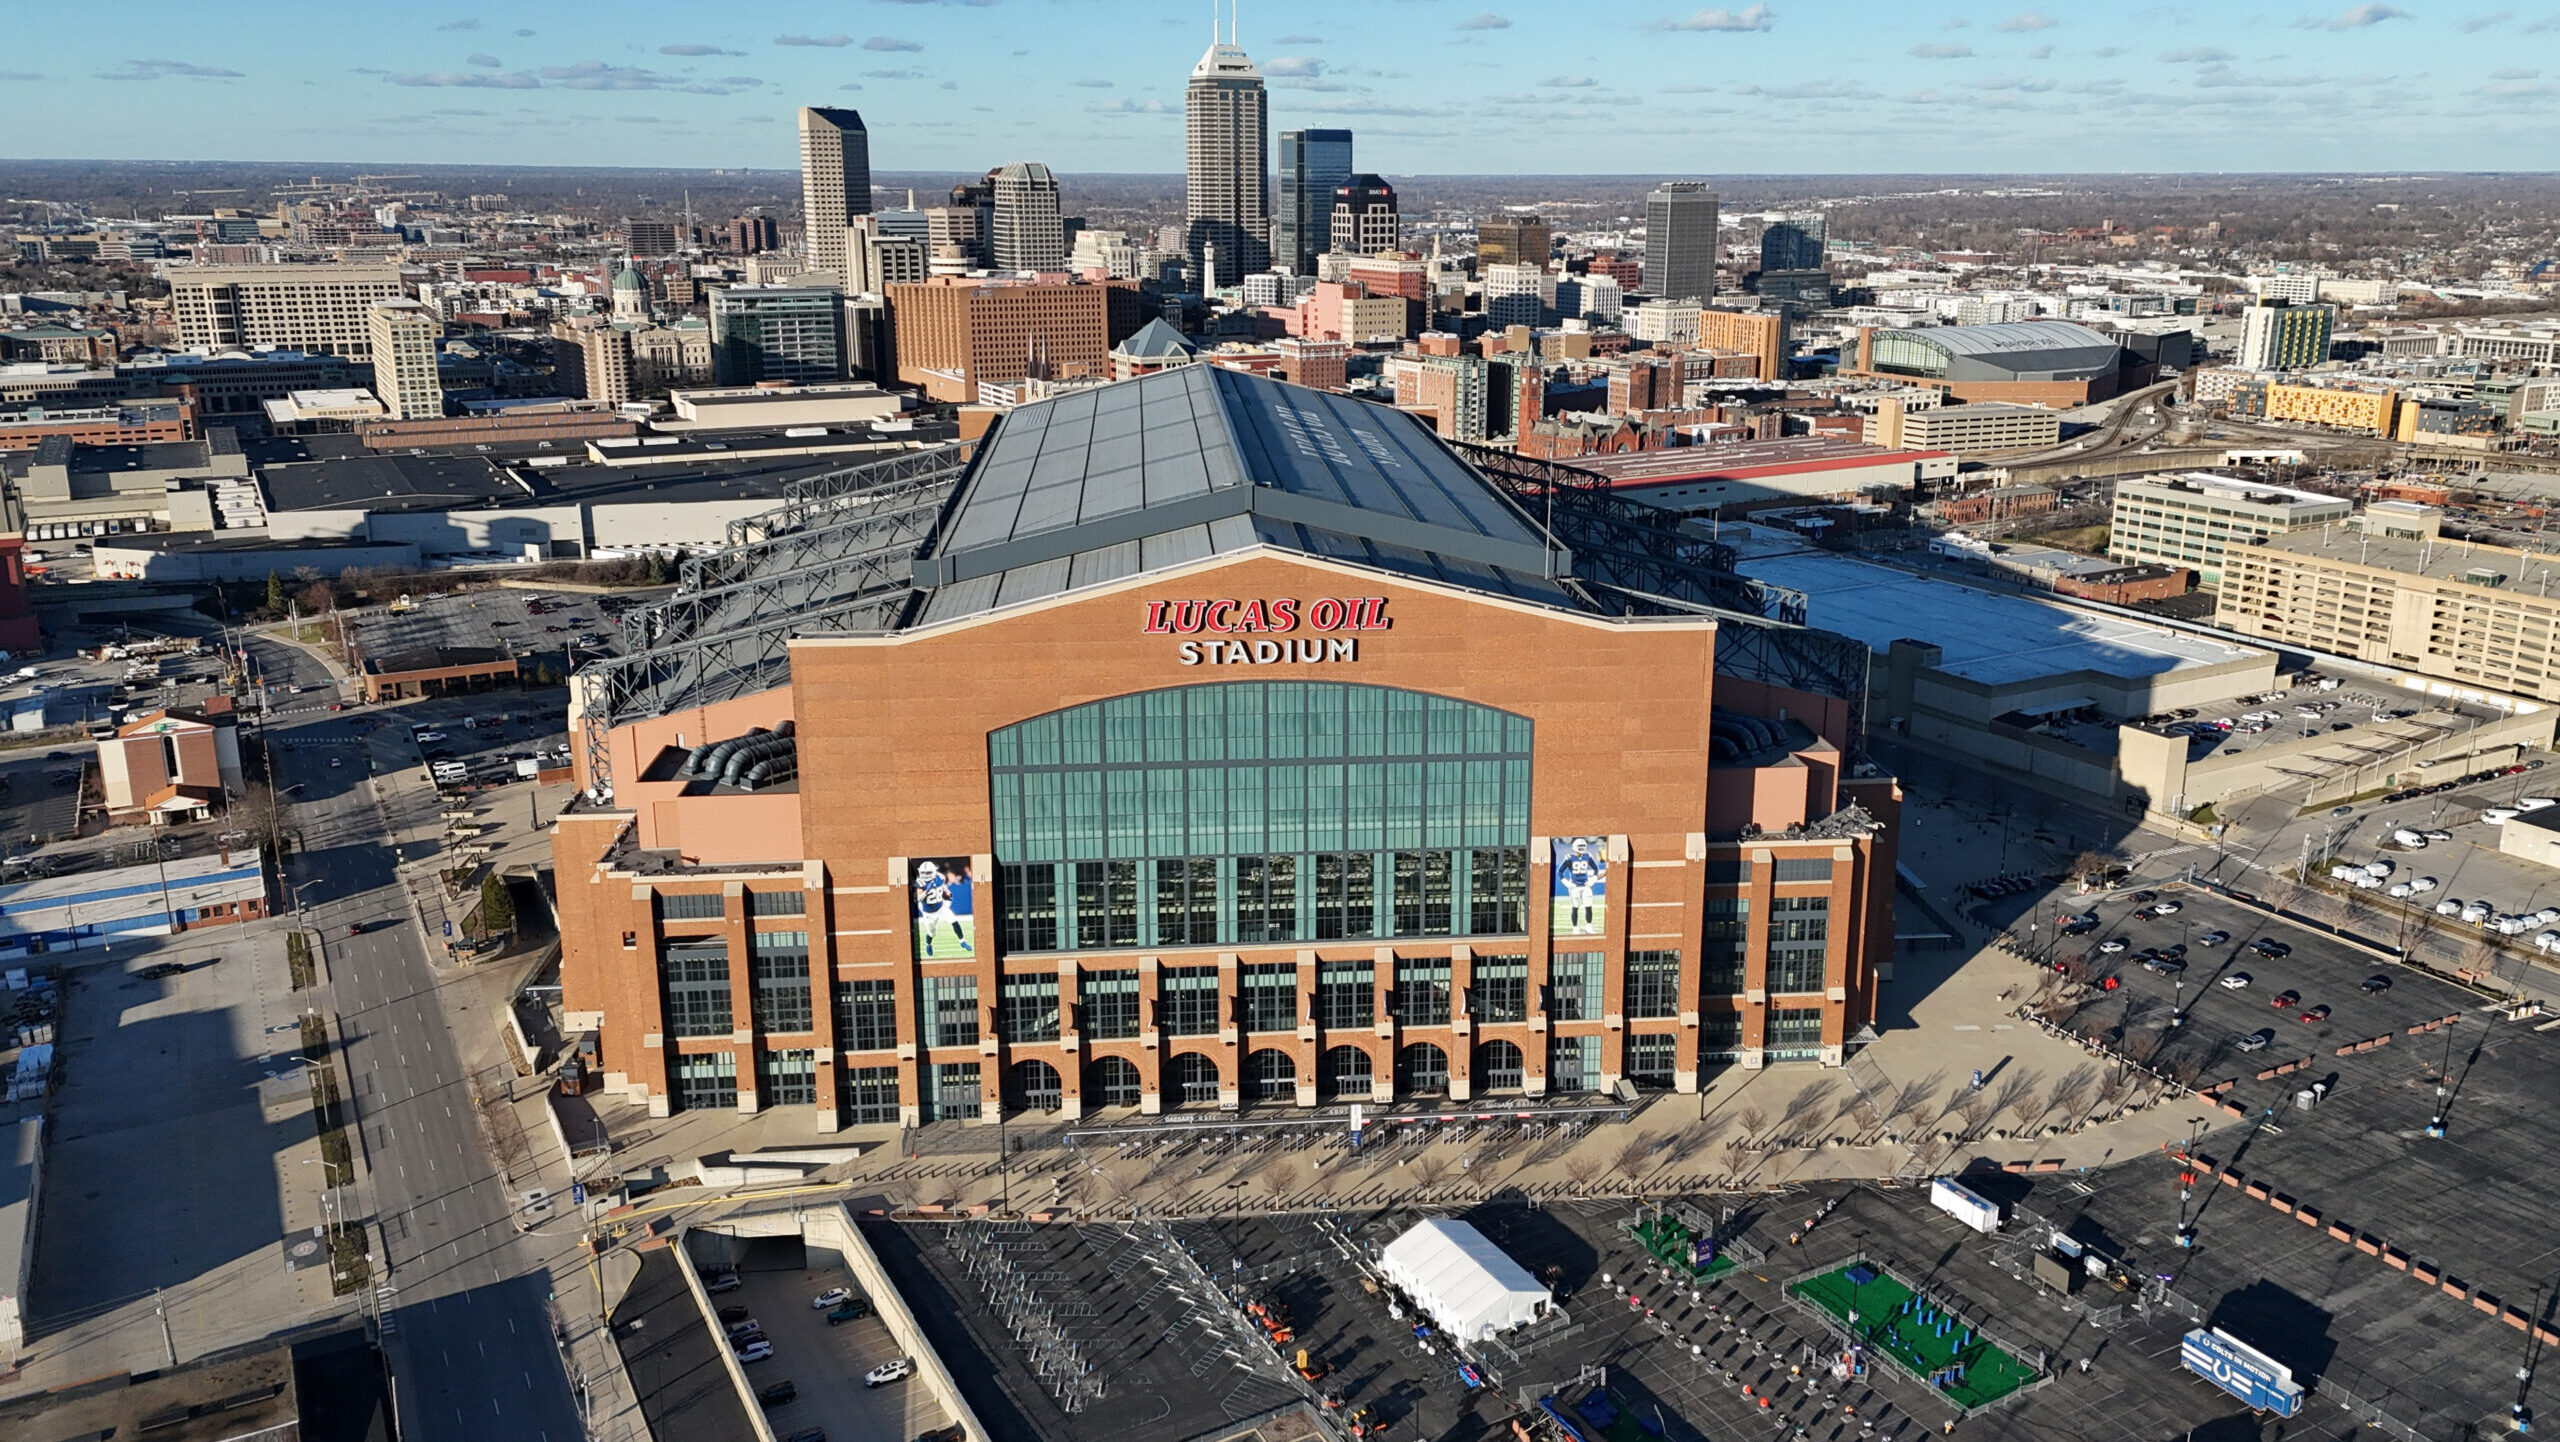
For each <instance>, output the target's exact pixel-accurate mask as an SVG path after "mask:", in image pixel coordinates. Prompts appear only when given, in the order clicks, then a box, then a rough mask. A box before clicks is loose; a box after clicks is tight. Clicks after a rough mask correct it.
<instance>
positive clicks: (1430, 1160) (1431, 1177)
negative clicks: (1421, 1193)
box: [1413, 1147, 1449, 1187]
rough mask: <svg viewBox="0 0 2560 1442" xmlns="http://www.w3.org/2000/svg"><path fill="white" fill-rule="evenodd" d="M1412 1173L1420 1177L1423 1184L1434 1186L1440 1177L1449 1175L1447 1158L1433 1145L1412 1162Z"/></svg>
mask: <svg viewBox="0 0 2560 1442" xmlns="http://www.w3.org/2000/svg"><path fill="white" fill-rule="evenodd" d="M1413 1174H1414V1175H1415V1176H1417V1177H1420V1178H1421V1179H1422V1184H1423V1185H1424V1186H1426V1187H1436V1186H1438V1185H1440V1179H1441V1178H1442V1177H1445V1176H1447V1175H1449V1159H1448V1158H1447V1157H1446V1156H1444V1155H1442V1154H1441V1153H1440V1151H1439V1149H1438V1148H1436V1147H1435V1148H1433V1149H1432V1150H1430V1151H1426V1152H1424V1153H1423V1154H1422V1157H1421V1159H1420V1160H1418V1161H1416V1162H1415V1163H1414V1164H1413Z"/></svg>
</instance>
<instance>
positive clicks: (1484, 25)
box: [1458, 10, 1511, 30]
mask: <svg viewBox="0 0 2560 1442" xmlns="http://www.w3.org/2000/svg"><path fill="white" fill-rule="evenodd" d="M1458 28H1459V29H1461V30H1508V29H1510V28H1511V22H1510V21H1508V20H1505V19H1503V18H1502V17H1501V16H1499V15H1496V14H1494V13H1493V12H1492V11H1490V10H1486V11H1482V12H1480V13H1478V14H1475V15H1470V16H1468V17H1467V18H1466V19H1464V20H1461V21H1459V22H1458Z"/></svg>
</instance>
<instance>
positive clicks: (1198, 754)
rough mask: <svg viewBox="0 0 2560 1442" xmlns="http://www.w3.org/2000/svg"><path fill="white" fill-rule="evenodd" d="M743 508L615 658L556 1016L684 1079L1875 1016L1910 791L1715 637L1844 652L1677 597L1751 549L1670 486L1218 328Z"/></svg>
mask: <svg viewBox="0 0 2560 1442" xmlns="http://www.w3.org/2000/svg"><path fill="white" fill-rule="evenodd" d="M1549 505H1552V507H1553V514H1554V516H1555V520H1554V522H1553V523H1552V524H1549V523H1548V522H1547V521H1546V520H1545V519H1544V517H1545V515H1546V514H1547V511H1548V507H1549ZM1648 518H1650V519H1648ZM747 530H748V533H749V534H754V535H759V536H762V537H763V538H764V539H762V540H760V541H757V542H755V543H752V544H750V545H746V546H742V547H740V548H738V549H736V550H735V551H733V552H730V553H727V554H724V555H720V556H714V557H710V558H706V566H705V573H706V577H708V578H709V579H711V580H712V581H713V582H715V583H716V584H711V585H709V586H707V587H705V588H700V589H694V590H687V591H681V592H679V593H678V595H677V596H676V597H674V598H673V599H671V600H670V601H669V602H667V603H666V604H665V605H664V606H663V607H661V608H660V609H659V610H657V611H656V612H653V613H652V614H651V615H649V616H648V617H646V618H644V619H643V625H642V629H643V630H644V631H645V632H646V633H648V634H650V635H651V636H653V637H655V638H657V640H656V643H655V644H654V645H653V646H652V647H651V648H650V649H647V650H644V651H640V652H636V653H634V654H631V655H628V656H621V657H616V658H612V659H609V660H606V661H602V662H598V663H594V664H592V665H590V666H589V667H588V668H586V669H585V670H582V671H581V672H580V673H579V676H578V678H577V686H576V690H575V696H576V699H575V701H574V703H573V722H572V724H573V728H574V729H576V730H577V731H579V732H580V733H581V734H582V735H583V736H584V737H585V743H584V745H583V746H582V747H581V748H580V751H579V755H578V762H577V765H578V769H579V779H580V783H581V787H582V799H581V800H580V802H579V803H578V804H576V805H575V806H573V807H572V808H571V809H569V810H568V811H566V812H564V813H563V814H562V815H561V816H560V818H559V819H558V822H557V824H556V826H555V828H554V831H553V837H554V841H553V845H554V858H555V864H556V866H557V868H558V874H559V876H560V877H561V878H562V881H561V887H560V890H561V916H562V934H563V953H562V964H561V985H562V988H563V1005H564V1008H565V1010H566V1015H567V1018H568V1022H569V1025H570V1026H571V1028H572V1029H574V1030H577V1031H581V1032H590V1031H591V1032H594V1033H596V1034H597V1035H598V1043H599V1047H600V1053H601V1059H602V1071H603V1073H604V1081H605V1084H606V1085H607V1086H608V1088H612V1089H616V1090H619V1091H622V1092H623V1093H625V1094H626V1095H628V1096H631V1097H633V1098H636V1099H639V1100H641V1101H644V1102H645V1103H646V1104H647V1105H648V1106H649V1107H650V1108H651V1109H652V1110H653V1111H657V1112H666V1111H670V1110H676V1109H688V1110H700V1109H706V1108H735V1109H738V1110H743V1111H754V1110H759V1109H762V1108H766V1107H772V1106H807V1107H813V1108H815V1109H816V1111H817V1114H818V1120H819V1124H820V1125H822V1126H847V1125H892V1124H898V1125H912V1124H918V1123H927V1122H934V1121H943V1120H982V1121H983V1120H992V1119H994V1118H996V1117H997V1116H999V1115H1000V1114H1002V1113H1004V1112H1007V1111H1015V1110H1032V1111H1042V1112H1053V1113H1061V1114H1064V1115H1066V1116H1069V1117H1074V1116H1079V1115H1083V1114H1086V1113H1088V1112H1090V1111H1092V1110H1095V1109H1102V1108H1127V1109H1131V1110H1134V1111H1136V1112H1139V1113H1155V1112H1159V1111H1162V1110H1165V1109H1168V1108H1200V1109H1209V1110H1217V1109H1233V1108H1238V1107H1256V1108H1272V1109H1293V1108H1315V1107H1321V1106H1326V1105H1331V1104H1337V1103H1340V1104H1348V1103H1363V1104H1377V1103H1390V1102H1394V1103H1401V1102H1406V1101H1411V1100H1417V1099H1418V1100H1421V1101H1423V1102H1425V1103H1426V1104H1428V1103H1429V1101H1430V1100H1431V1099H1442V1098H1444V1099H1448V1100H1451V1101H1469V1100H1478V1101H1480V1100H1481V1099H1483V1098H1486V1097H1492V1096H1514V1097H1523V1098H1535V1097H1561V1096H1569V1095H1572V1094H1576V1093H1607V1092H1612V1091H1616V1090H1618V1089H1619V1088H1620V1086H1621V1083H1630V1084H1633V1085H1637V1086H1644V1087H1665V1088H1673V1087H1676V1088H1679V1089H1682V1090H1689V1089H1694V1088H1695V1087H1697V1085H1698V1084H1699V1077H1700V1073H1701V1071H1702V1070H1706V1069H1712V1068H1717V1067H1723V1066H1731V1065H1741V1066H1745V1067H1750V1066H1761V1065H1768V1064H1774V1063H1782V1062H1805V1063H1815V1064H1833V1065H1836V1064H1838V1063H1839V1062H1840V1061H1841V1060H1842V1059H1843V1057H1844V1053H1845V1050H1846V1048H1847V1047H1848V1045H1849V1044H1850V1042H1851V1041H1852V1039H1853V1038H1854V1037H1855V1036H1856V1035H1857V1034H1858V1033H1859V1032H1860V1031H1861V1029H1862V1028H1864V1027H1865V1026H1867V1025H1868V1024H1869V1022H1870V1021H1871V1019H1872V1017H1873V1015H1874V1008H1875V999H1876V989H1877V985H1878V982H1879V980H1880V979H1881V977H1882V976H1883V975H1885V974H1886V973H1885V972H1884V971H1883V970H1882V963H1884V962H1885V961H1886V960H1887V959H1888V956H1889V953H1890V949H1891V946H1892V926H1891V921H1890V917H1891V908H1892V876H1893V845H1894V835H1895V831H1894V825H1895V822H1896V821H1897V820H1898V817H1899V798H1900V791H1899V788H1898V787H1897V786H1896V785H1895V783H1894V782H1893V781H1892V779H1891V778H1889V777H1886V776H1883V775H1881V774H1879V773H1877V772H1876V771H1875V769H1874V768H1873V767H1872V766H1871V765H1869V764H1867V763H1865V762H1863V761H1862V760H1860V759H1859V756H1858V750H1857V748H1858V745H1859V734H1858V732H1857V730H1856V727H1857V725H1858V724H1859V720H1860V717H1861V715H1862V711H1863V708H1861V707H1860V706H1858V705H1857V704H1856V703H1855V701H1854V700H1853V699H1852V694H1853V692H1852V690H1834V691H1829V692H1822V691H1814V690H1809V689H1804V688H1803V687H1802V686H1800V685H1799V686H1793V687H1791V686H1788V685H1783V684H1780V683H1779V682H1777V681H1774V680H1771V679H1769V675H1770V674H1771V673H1768V672H1766V671H1763V672H1761V673H1759V674H1750V673H1747V672H1746V673H1744V674H1735V673H1733V672H1731V671H1730V670H1726V669H1723V668H1720V661H1721V660H1724V659H1726V658H1724V656H1723V653H1724V652H1725V650H1726V649H1727V638H1726V635H1725V633H1726V632H1727V631H1732V632H1733V633H1734V636H1733V638H1732V639H1733V651H1734V656H1733V657H1732V658H1731V660H1732V662H1733V664H1734V665H1736V666H1744V665H1747V664H1748V658H1749V657H1750V656H1751V655H1753V654H1755V653H1758V654H1765V653H1766V650H1767V648H1769V647H1772V646H1785V645H1795V644H1801V645H1804V646H1807V647H1815V646H1817V645H1819V644H1822V643H1825V642H1828V641H1831V640H1836V638H1820V639H1819V641H1817V640H1816V639H1814V638H1811V637H1810V636H1809V634H1808V633H1800V632H1797V631H1794V630H1790V629H1788V628H1784V627H1779V626H1776V625H1774V624H1768V623H1751V622H1748V621H1747V620H1746V619H1742V618H1734V617H1730V616H1726V617H1716V616H1710V615H1708V614H1705V613H1704V608H1703V607H1702V606H1698V607H1693V606H1688V605H1682V604H1676V603H1673V602H1670V601H1666V600H1665V599H1664V593H1665V592H1671V591H1678V590H1680V589H1682V588H1684V587H1686V586H1689V585H1691V584H1693V583H1694V584H1698V585H1710V584H1732V585H1740V586H1745V587H1747V586H1748V583H1745V582H1741V581H1739V580H1738V578H1734V577H1731V576H1729V575H1727V576H1723V577H1722V578H1721V580H1718V579H1717V578H1716V577H1714V576H1710V575H1708V574H1707V573H1705V572H1702V571H1697V570H1693V569H1684V568H1685V567H1686V565H1687V563H1686V562H1685V561H1684V560H1682V559H1681V556H1682V554H1683V552H1682V550H1681V544H1682V543H1679V542H1678V538H1679V536H1680V530H1679V527H1678V526H1677V525H1676V523H1673V522H1670V521H1668V520H1667V519H1665V518H1662V517H1661V516H1660V515H1659V513H1657V512H1652V511H1649V510H1647V509H1646V508H1643V507H1640V506H1634V505H1628V504H1626V503H1624V502H1620V501H1617V500H1616V499H1614V498H1612V497H1610V496H1608V495H1607V494H1605V493H1600V494H1574V495H1568V494H1566V493H1564V492H1562V491H1558V492H1557V493H1555V494H1554V495H1553V496H1551V497H1545V498H1541V499H1538V500H1536V501H1531V500H1529V499H1528V498H1527V497H1525V496H1524V495H1523V493H1522V492H1521V491H1520V490H1518V489H1517V488H1516V487H1514V486H1513V485H1512V484H1510V483H1509V482H1498V481H1497V480H1496V479H1495V477H1494V474H1493V473H1490V472H1480V471H1478V470H1476V469H1474V468H1472V467H1470V466H1469V465H1468V464H1467V463H1466V462H1464V461H1462V460H1461V459H1460V458H1459V457H1458V455H1457V454H1456V453H1455V452H1453V451H1451V450H1450V449H1449V448H1447V447H1445V446H1444V445H1442V444H1441V443H1440V442H1439V441H1437V440H1436V439H1435V438H1433V437H1432V436H1431V434H1430V432H1429V431H1428V430H1427V429H1426V428H1425V427H1424V426H1423V425H1422V424H1421V423H1420V422H1418V421H1416V420H1414V419H1413V418H1411V417H1409V416H1405V415H1402V414H1400V413H1396V412H1391V411H1385V410H1380V409H1376V408H1372V407H1368V406H1364V405H1362V404H1360V403H1358V402H1356V401H1353V400H1349V399H1347V398H1343V397H1339V396H1333V395H1330V394H1327V393H1324V392H1319V391H1313V390H1306V389H1301V388H1298V387H1294V386H1289V385H1284V384H1281V383H1278V382H1274V381H1271V380H1268V379H1265V378H1261V377H1256V376H1251V375H1245V374H1241V373H1237V372H1232V371H1226V370H1220V369H1215V368H1211V367H1205V366H1192V367H1182V368H1178V369H1173V370H1167V371H1162V372H1159V373H1156V374H1154V375H1150V376H1144V377H1140V378H1137V379H1134V380H1129V381H1125V382H1119V383H1116V384H1112V385H1108V386H1104V387H1098V388H1093V389H1084V390H1077V391H1073V392H1070V393H1068V394H1066V395H1063V396H1059V397H1057V398H1054V399H1050V400H1044V401H1038V402H1034V403H1032V404H1028V405H1025V406H1022V407H1020V408H1018V409H1016V410H1014V411H1012V412H1011V413H1010V414H1008V415H1007V416H1005V417H1003V418H1002V419H1001V420H1000V421H999V422H998V424H997V428H996V429H995V430H994V431H993V432H992V433H991V434H990V436H989V437H988V439H987V440H986V441H985V442H984V443H983V444H982V445H981V446H980V447H979V449H978V451H977V453H976V455H975V456H974V458H970V459H967V460H966V461H963V460H962V459H961V458H959V457H958V456H957V455H956V453H953V452H941V453H923V454H920V455H918V456H916V457H913V458H908V459H906V460H902V461H899V462H896V463H892V464H889V465H885V466H874V467H871V468H869V469H867V470H864V471H860V472H847V473H844V474H842V475H839V476H836V477H833V478H828V479H826V480H824V481H823V482H812V483H810V484H808V485H805V486H802V487H800V488H797V489H796V490H795V492H794V495H793V497H792V498H791V499H790V500H789V501H788V502H787V503H786V504H785V505H784V506H782V507H779V508H777V509H776V511H775V512H774V513H773V514H772V515H771V516H769V517H767V518H765V519H763V520H761V521H759V522H757V523H756V524H754V525H752V526H750V527H748V528H747ZM1585 536H1592V537H1605V538H1609V542H1608V543H1606V544H1603V543H1600V542H1590V541H1584V540H1582V539H1579V538H1581V537H1585ZM1655 540H1659V541H1660V542H1661V543H1662V544H1661V546H1660V549H1658V550H1649V549H1647V547H1648V546H1649V545H1650V544H1652V543H1653V542H1654V541H1655ZM1586 546H1587V547H1588V550H1587V551H1586V549H1585V548H1586ZM819 556H832V557H835V558H837V559H836V560H835V561H834V562H832V563H827V564H820V563H818V562H817V560H816V559H815V558H817V557H819ZM1638 578H1641V579H1643V580H1644V582H1645V584H1644V585H1643V586H1641V587H1640V586H1638V585H1636V584H1635V582H1636V580H1637V579H1638ZM1648 597H1651V598H1652V599H1648ZM1841 644H1843V645H1845V644H1846V643H1841ZM1808 654H1810V652H1808ZM1859 654H1860V655H1861V656H1863V652H1860V653H1859ZM1862 673H1863V661H1861V663H1860V666H1859V668H1858V673H1857V674H1854V675H1852V676H1851V678H1850V679H1851V683H1852V686H1853V687H1854V684H1856V683H1858V682H1862V681H1863V674H1862Z"/></svg>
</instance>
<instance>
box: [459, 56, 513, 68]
mask: <svg viewBox="0 0 2560 1442" xmlns="http://www.w3.org/2000/svg"><path fill="white" fill-rule="evenodd" d="M462 63H463V64H465V65H477V66H479V67H481V68H482V69H484V70H502V69H505V68H506V64H507V62H505V61H503V60H501V59H499V58H498V57H497V56H495V55H488V54H475V55H465V56H463V57H462Z"/></svg>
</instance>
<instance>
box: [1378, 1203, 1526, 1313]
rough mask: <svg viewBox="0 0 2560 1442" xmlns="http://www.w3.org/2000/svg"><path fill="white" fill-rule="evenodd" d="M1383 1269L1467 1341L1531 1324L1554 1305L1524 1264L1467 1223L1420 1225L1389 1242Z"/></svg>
mask: <svg viewBox="0 0 2560 1442" xmlns="http://www.w3.org/2000/svg"><path fill="white" fill-rule="evenodd" d="M1378 1270H1380V1271H1381V1272H1384V1273H1385V1274H1386V1277H1387V1280H1388V1281H1390V1282H1393V1283H1395V1284H1396V1286H1397V1287H1399V1288H1401V1289H1402V1290H1403V1292H1404V1294H1405V1295H1406V1296H1408V1297H1411V1298H1412V1299H1413V1301H1414V1304H1415V1305H1416V1306H1419V1307H1420V1308H1421V1309H1422V1310H1423V1311H1424V1312H1426V1313H1428V1314H1429V1315H1430V1317H1431V1320H1432V1321H1433V1322H1434V1323H1436V1324H1438V1326H1439V1328H1440V1330H1441V1331H1442V1332H1444V1333H1447V1334H1449V1335H1450V1336H1453V1337H1455V1338H1457V1339H1458V1340H1460V1341H1462V1342H1475V1341H1481V1340H1483V1339H1484V1338H1487V1337H1490V1336H1492V1335H1494V1334H1495V1333H1497V1332H1506V1331H1509V1330H1510V1329H1512V1328H1514V1327H1519V1326H1525V1325H1526V1324H1528V1323H1530V1322H1534V1321H1536V1320H1538V1319H1539V1318H1540V1317H1543V1316H1545V1315H1546V1314H1547V1309H1548V1308H1549V1307H1551V1306H1553V1305H1554V1299H1553V1298H1552V1297H1550V1296H1548V1295H1547V1289H1546V1288H1544V1287H1541V1286H1539V1285H1538V1283H1537V1280H1536V1279H1535V1278H1533V1277H1531V1276H1530V1275H1529V1274H1528V1273H1527V1272H1526V1271H1524V1270H1522V1269H1521V1266H1520V1264H1519V1263H1518V1262H1515V1261H1513V1260H1511V1259H1510V1258H1509V1257H1507V1256H1505V1255H1503V1252H1502V1249H1501V1248H1500V1247H1497V1246H1495V1245H1494V1244H1493V1243H1492V1242H1491V1241H1489V1240H1488V1239H1487V1238H1486V1237H1485V1235H1484V1233H1482V1232H1479V1231H1477V1230H1476V1229H1475V1228H1473V1227H1471V1226H1468V1225H1467V1224H1466V1223H1464V1222H1451V1221H1429V1222H1422V1223H1419V1224H1417V1225H1416V1226H1415V1227H1414V1228H1413V1229H1412V1230H1411V1231H1408V1232H1406V1233H1405V1234H1404V1235H1403V1236H1401V1237H1398V1238H1396V1239H1395V1240H1394V1241H1392V1242H1389V1243H1388V1244H1387V1248H1386V1250H1385V1251H1384V1252H1382V1253H1380V1254H1379V1257H1378Z"/></svg>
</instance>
